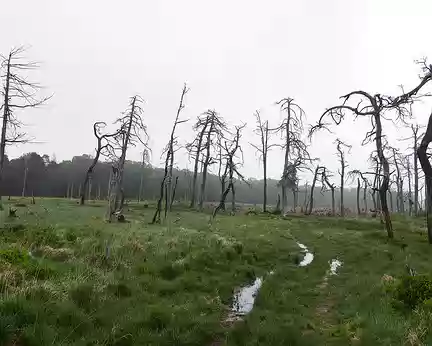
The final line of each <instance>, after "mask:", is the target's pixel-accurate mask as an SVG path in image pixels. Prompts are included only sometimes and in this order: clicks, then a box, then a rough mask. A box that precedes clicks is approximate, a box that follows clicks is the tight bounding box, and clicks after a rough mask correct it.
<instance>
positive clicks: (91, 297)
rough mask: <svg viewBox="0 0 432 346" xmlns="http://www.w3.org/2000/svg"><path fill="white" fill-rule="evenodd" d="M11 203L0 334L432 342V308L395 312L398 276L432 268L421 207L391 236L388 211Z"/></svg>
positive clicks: (98, 340) (57, 338) (151, 340)
mask: <svg viewBox="0 0 432 346" xmlns="http://www.w3.org/2000/svg"><path fill="white" fill-rule="evenodd" d="M4 206H5V210H4V212H2V214H1V220H0V223H1V230H0V238H1V241H0V294H1V299H0V345H83V346H84V345H125V346H126V345H167V346H168V345H209V346H211V345H214V346H216V345H272V346H276V345H285V346H286V345H432V333H431V331H432V327H431V326H432V324H431V323H430V322H431V321H432V317H430V316H431V315H432V312H430V311H432V309H431V310H429V309H428V308H427V306H426V305H425V307H423V306H421V307H420V308H418V307H417V308H415V309H412V310H402V309H398V308H397V306H395V304H394V299H393V297H394V294H393V293H392V292H393V291H392V287H391V284H389V282H394V280H396V281H397V280H398V278H401V277H403V276H404V275H407V268H413V269H414V270H415V271H416V272H417V273H419V274H432V265H431V263H432V262H431V261H430V259H431V247H430V246H429V245H428V243H427V236H426V233H425V227H424V220H423V219H422V218H418V219H413V218H408V217H403V216H395V217H394V228H395V235H396V238H395V239H394V240H392V241H389V240H387V238H386V233H385V232H384V231H383V228H382V225H381V224H380V221H379V219H354V218H352V219H342V218H329V217H327V218H326V217H323V218H317V217H305V216H297V215H293V216H290V217H280V216H275V215H246V214H245V213H244V212H239V213H238V215H236V216H228V215H220V216H218V217H217V218H216V220H215V221H214V222H213V224H212V225H209V223H208V221H209V215H208V214H206V213H198V212H193V211H188V210H187V209H180V207H177V208H179V210H176V209H175V210H174V211H173V213H172V217H171V219H172V225H171V227H165V226H164V225H150V224H149V222H150V220H151V217H152V215H153V212H154V210H153V209H152V206H150V207H149V208H144V206H143V205H142V204H141V205H139V204H130V205H129V206H128V211H127V212H126V213H125V216H126V219H127V220H129V221H130V222H128V223H112V224H107V223H106V222H105V221H104V214H105V205H104V204H103V202H90V203H88V205H86V206H79V205H77V203H76V201H73V200H62V199H48V198H46V199H45V198H44V199H36V204H35V205H32V204H30V200H22V199H20V200H18V199H15V200H13V199H12V200H11V201H7V202H6V203H5V205H4ZM9 206H12V207H13V208H16V209H17V217H16V218H9V217H8V209H9ZM297 242H300V243H302V244H305V245H306V246H307V247H308V249H309V250H310V251H311V252H312V253H313V254H314V260H313V261H312V263H311V264H309V265H308V266H305V267H300V266H298V263H299V261H301V259H302V258H303V254H302V252H301V249H300V248H299V246H298V245H297ZM333 259H338V260H340V261H341V262H342V266H341V267H340V268H338V271H337V275H330V272H329V268H330V266H329V262H330V261H331V260H333ZM271 271H273V274H272V275H269V272H271ZM256 277H262V278H263V285H262V287H261V290H260V291H259V294H258V296H257V298H256V301H255V306H254V308H253V310H252V312H251V313H250V314H248V315H247V316H245V317H244V319H243V320H241V321H237V322H233V321H231V320H230V319H229V315H230V314H229V312H230V306H231V304H232V297H233V292H234V291H235V290H236V289H238V288H239V287H241V286H244V285H247V284H249V283H251V282H253V280H254V279H255V278H256Z"/></svg>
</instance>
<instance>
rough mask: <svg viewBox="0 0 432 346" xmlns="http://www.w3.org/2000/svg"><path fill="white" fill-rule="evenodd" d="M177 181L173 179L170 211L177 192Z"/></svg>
mask: <svg viewBox="0 0 432 346" xmlns="http://www.w3.org/2000/svg"><path fill="white" fill-rule="evenodd" d="M178 179H179V177H176V178H175V183H174V188H173V193H172V198H171V205H170V209H172V205H173V202H174V199H175V196H176V190H177V184H178Z"/></svg>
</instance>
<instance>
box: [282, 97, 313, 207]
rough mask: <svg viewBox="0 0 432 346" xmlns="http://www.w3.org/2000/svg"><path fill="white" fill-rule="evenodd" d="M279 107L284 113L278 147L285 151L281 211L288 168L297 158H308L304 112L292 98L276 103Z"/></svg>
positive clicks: (285, 190)
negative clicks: (280, 141) (304, 132)
mask: <svg viewBox="0 0 432 346" xmlns="http://www.w3.org/2000/svg"><path fill="white" fill-rule="evenodd" d="M276 104H278V105H279V106H280V110H281V112H283V113H286V116H285V117H284V120H283V121H282V123H281V124H280V125H279V127H278V128H277V129H275V130H276V131H278V132H279V133H280V134H281V136H282V138H283V143H282V145H280V147H281V148H282V149H283V150H284V151H285V159H284V166H283V171H282V177H281V181H280V187H281V190H282V209H283V210H284V209H285V208H286V207H287V203H288V199H287V189H288V188H289V186H288V185H289V166H290V162H291V163H292V162H293V161H295V160H296V159H297V158H298V157H302V158H309V157H310V155H309V152H308V150H307V145H306V143H305V141H304V140H303V138H302V136H303V130H304V128H303V120H304V118H305V112H304V110H303V109H302V108H301V107H300V106H299V105H298V104H297V103H295V102H294V99H292V98H289V97H288V98H284V99H282V100H280V101H278V102H276Z"/></svg>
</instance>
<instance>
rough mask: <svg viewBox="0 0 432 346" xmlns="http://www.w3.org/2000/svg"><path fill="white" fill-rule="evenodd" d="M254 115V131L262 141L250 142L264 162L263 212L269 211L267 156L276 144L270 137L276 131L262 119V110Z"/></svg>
mask: <svg viewBox="0 0 432 346" xmlns="http://www.w3.org/2000/svg"><path fill="white" fill-rule="evenodd" d="M254 116H255V118H256V128H255V129H254V133H255V134H256V135H258V136H259V138H260V143H259V144H254V143H250V145H251V146H252V147H253V148H254V149H255V150H256V152H257V154H258V155H259V160H260V161H261V162H262V164H263V178H264V188H263V212H266V211H267V158H268V152H269V151H270V150H271V148H273V147H275V146H276V144H269V139H270V136H271V134H272V133H273V132H274V129H270V128H269V123H268V120H266V121H263V120H262V119H261V113H260V111H258V110H257V111H255V113H254Z"/></svg>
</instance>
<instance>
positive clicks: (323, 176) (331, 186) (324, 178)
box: [321, 167, 336, 216]
mask: <svg viewBox="0 0 432 346" xmlns="http://www.w3.org/2000/svg"><path fill="white" fill-rule="evenodd" d="M330 177H331V175H330V172H328V171H327V169H326V168H325V167H323V169H322V172H321V182H322V186H323V190H325V189H324V186H325V185H327V187H328V188H329V189H330V191H331V199H332V215H333V216H335V215H336V204H335V189H336V186H335V184H333V183H331V182H330V180H329V178H330Z"/></svg>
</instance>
